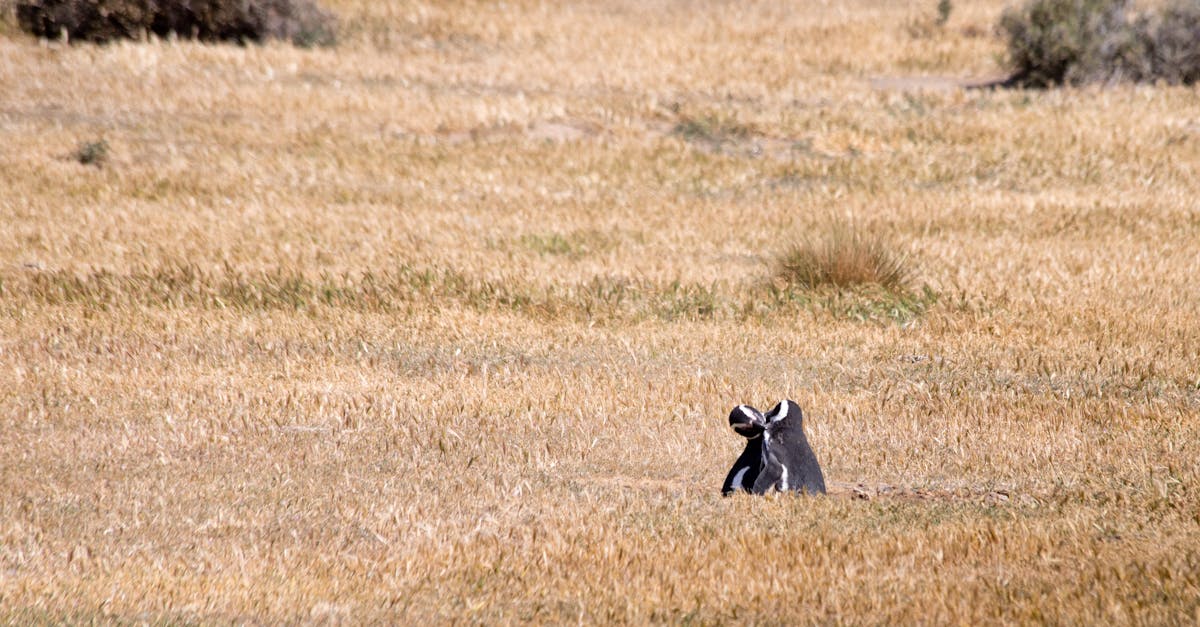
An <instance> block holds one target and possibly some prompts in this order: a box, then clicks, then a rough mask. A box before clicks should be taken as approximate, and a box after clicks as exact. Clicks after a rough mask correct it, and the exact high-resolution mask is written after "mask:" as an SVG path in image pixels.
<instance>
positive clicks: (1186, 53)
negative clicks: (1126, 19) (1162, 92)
mask: <svg viewBox="0 0 1200 627" xmlns="http://www.w3.org/2000/svg"><path fill="white" fill-rule="evenodd" d="M1141 22H1142V25H1141V29H1140V30H1141V31H1142V33H1143V34H1142V37H1144V38H1145V40H1146V41H1147V42H1148V43H1147V48H1148V49H1149V53H1150V63H1151V67H1152V68H1153V72H1154V76H1155V77H1156V78H1160V79H1162V80H1164V81H1166V82H1167V83H1170V84H1172V85H1191V84H1193V83H1195V82H1197V81H1200V0H1174V1H1173V2H1169V3H1167V5H1166V6H1164V7H1163V9H1162V11H1161V12H1159V13H1158V14H1157V15H1153V16H1149V17H1146V18H1144V19H1143V20H1141Z"/></svg>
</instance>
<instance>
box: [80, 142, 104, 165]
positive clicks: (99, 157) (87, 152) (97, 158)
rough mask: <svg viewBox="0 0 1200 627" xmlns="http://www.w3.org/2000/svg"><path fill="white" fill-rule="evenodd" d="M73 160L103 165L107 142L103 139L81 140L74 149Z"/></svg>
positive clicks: (85, 163)
mask: <svg viewBox="0 0 1200 627" xmlns="http://www.w3.org/2000/svg"><path fill="white" fill-rule="evenodd" d="M75 160H76V161H78V162H79V163H82V164H83V165H94V166H96V167H100V166H102V165H104V163H105V162H106V161H108V142H106V141H104V140H103V139H98V140H95V141H88V142H83V143H82V144H80V145H79V148H77V149H75Z"/></svg>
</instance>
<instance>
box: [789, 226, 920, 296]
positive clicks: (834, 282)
mask: <svg viewBox="0 0 1200 627" xmlns="http://www.w3.org/2000/svg"><path fill="white" fill-rule="evenodd" d="M912 277H913V270H912V268H911V267H910V265H909V261H908V257H907V256H906V255H904V254H903V253H901V252H898V251H897V250H896V248H895V246H894V245H893V244H892V243H890V242H888V241H887V240H885V239H884V238H883V237H881V236H878V235H875V234H871V233H867V232H864V231H863V230H861V229H859V228H857V227H851V226H847V225H838V226H835V227H834V228H833V229H831V230H830V231H829V233H828V234H827V235H826V236H825V237H824V238H822V239H819V240H815V241H813V240H809V241H805V242H803V243H801V244H798V245H796V246H795V247H793V248H792V249H791V250H789V251H787V253H785V254H784V256H783V257H782V259H780V261H779V270H778V272H777V273H776V278H777V279H778V280H779V281H780V282H782V284H783V285H785V286H792V287H797V288H801V289H817V288H822V287H832V288H837V289H854V288H859V287H864V286H876V287H880V288H883V289H885V290H888V291H892V292H903V291H905V290H907V289H908V287H909V283H910V282H911V280H912Z"/></svg>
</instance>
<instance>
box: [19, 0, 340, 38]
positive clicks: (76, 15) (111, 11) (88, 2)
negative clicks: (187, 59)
mask: <svg viewBox="0 0 1200 627" xmlns="http://www.w3.org/2000/svg"><path fill="white" fill-rule="evenodd" d="M15 9H16V17H17V24H18V25H19V26H20V28H21V29H22V30H24V31H26V32H28V33H31V34H33V35H36V36H38V37H46V38H59V37H61V36H63V35H64V34H65V36H66V37H67V38H68V39H69V40H73V41H92V42H105V41H110V40H113V39H138V38H141V37H143V36H145V35H147V34H154V35H158V36H159V37H166V36H168V35H171V34H174V35H177V36H180V37H190V38H195V39H199V40H203V41H237V42H242V43H244V42H250V41H253V42H261V41H264V40H266V39H284V40H288V41H291V42H293V43H295V44H296V45H301V46H313V45H331V44H332V43H334V39H335V27H336V21H335V19H334V17H333V15H332V14H330V13H328V12H326V11H324V10H323V9H321V8H320V7H318V6H317V5H316V4H315V3H314V1H313V0H34V1H29V0H18V1H17V2H16V3H15Z"/></svg>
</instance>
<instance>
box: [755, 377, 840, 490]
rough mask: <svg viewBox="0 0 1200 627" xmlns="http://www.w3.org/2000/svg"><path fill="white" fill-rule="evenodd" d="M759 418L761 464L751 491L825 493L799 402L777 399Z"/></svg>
mask: <svg viewBox="0 0 1200 627" xmlns="http://www.w3.org/2000/svg"><path fill="white" fill-rule="evenodd" d="M763 419H764V421H765V424H764V427H763V436H762V466H761V468H760V470H759V473H758V477H757V478H756V479H755V481H754V487H753V488H751V491H752V492H754V493H755V494H765V493H766V492H768V491H770V490H780V491H784V492H786V491H788V490H793V491H796V492H804V493H807V494H825V476H824V474H823V473H822V472H821V465H820V464H819V463H818V462H817V456H816V454H815V453H813V450H812V447H811V446H809V444H808V437H807V436H806V435H805V434H804V413H803V412H802V411H801V410H800V406H799V405H797V404H796V403H794V402H792V401H790V400H784V401H780V403H779V404H778V405H776V406H775V407H774V408H772V409H771V411H769V412H767V413H766V414H765V415H764V416H763ZM739 459H740V458H739Z"/></svg>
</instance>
